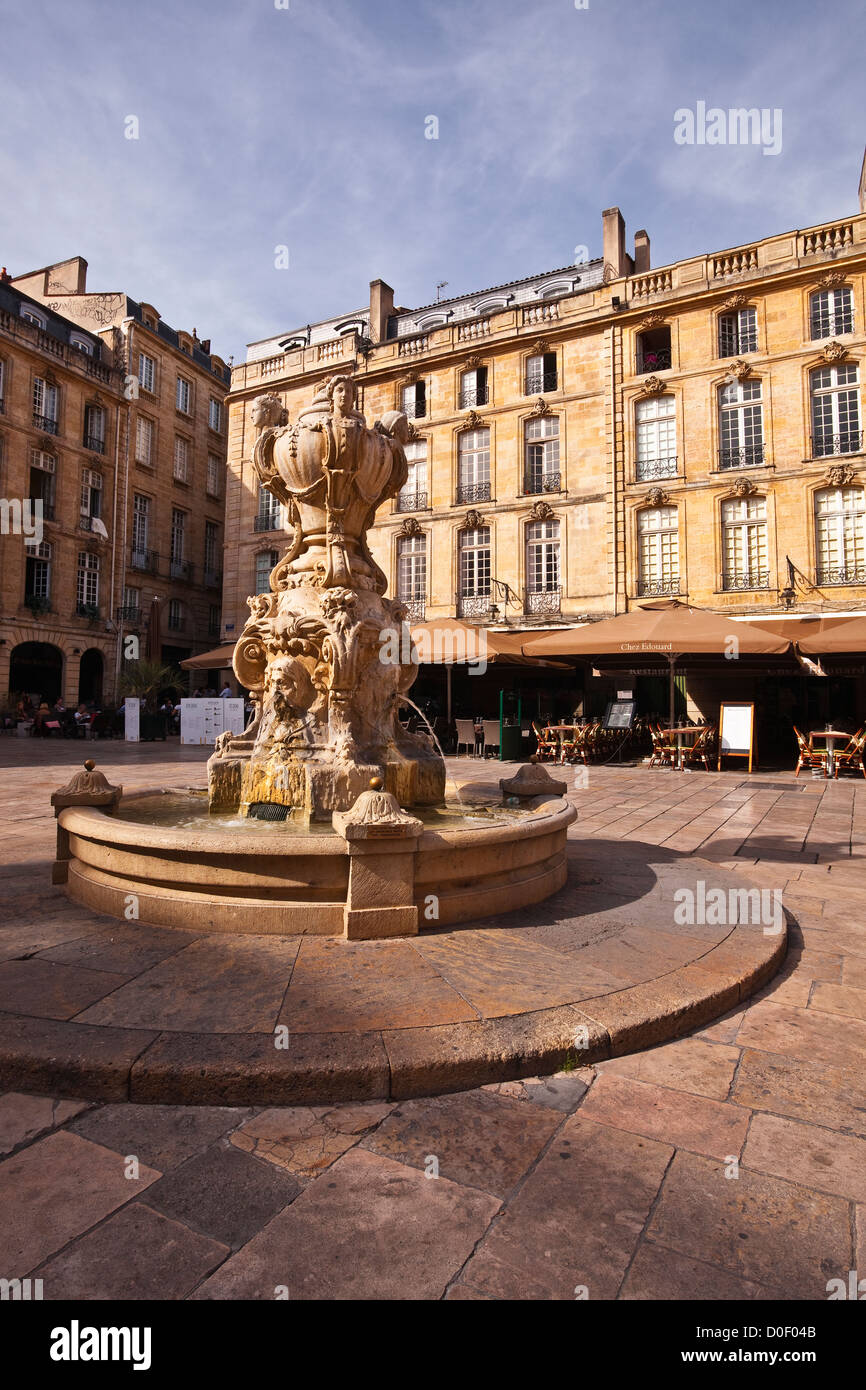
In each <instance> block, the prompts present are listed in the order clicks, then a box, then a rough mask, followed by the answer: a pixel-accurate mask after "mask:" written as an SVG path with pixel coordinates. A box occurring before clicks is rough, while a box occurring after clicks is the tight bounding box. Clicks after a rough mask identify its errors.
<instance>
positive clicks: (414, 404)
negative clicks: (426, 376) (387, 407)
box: [403, 400, 427, 420]
mask: <svg viewBox="0 0 866 1390" xmlns="http://www.w3.org/2000/svg"><path fill="white" fill-rule="evenodd" d="M403 414H404V415H405V416H407V418H408V419H410V420H423V418H424V416H425V415H426V414H427V402H426V400H424V401H408V402H406V403H405V404H404V406H403Z"/></svg>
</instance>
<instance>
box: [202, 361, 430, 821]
mask: <svg viewBox="0 0 866 1390" xmlns="http://www.w3.org/2000/svg"><path fill="white" fill-rule="evenodd" d="M355 400H356V392H355V384H354V381H353V380H352V378H351V377H348V376H335V377H332V378H330V380H329V381H327V382H326V383H324V384H323V385H322V386H321V387H320V388H319V390H318V391H317V393H316V395H315V397H314V399H313V402H312V404H311V405H310V406H309V407H308V408H307V409H305V410H303V411H302V412H301V414H300V415H299V417H298V419H297V421H296V422H295V423H294V424H289V423H287V422H286V421H285V414H284V412H282V407H281V406H280V403H279V401H277V400H276V398H274V397H259V398H258V399H257V400H256V401H255V402H254V403H253V410H252V416H251V418H252V420H253V422H254V424H255V425H256V428H257V429H258V431H259V433H258V438H257V439H256V442H255V444H254V446H253V451H252V462H253V467H254V469H255V471H256V473H257V475H258V477H259V480H260V482H261V484H262V486H263V487H264V488H266V489H267V491H269V492H271V493H272V494H273V496H275V497H276V498H277V499H278V500H279V501H280V502H282V504H283V505H284V506H285V508H286V510H287V513H288V520H289V524H290V525H291V527H292V528H293V537H292V542H291V545H290V547H289V549H288V550H287V552H286V553H285V554H284V555H283V556H282V557H281V559H280V560H279V561H278V563H277V565H276V566H275V568H274V570H273V571H272V573H271V576H270V588H269V592H267V593H264V594H257V595H255V596H254V597H252V598H250V599H249V600H248V603H249V608H250V616H249V619H248V620H247V623H246V625H245V627H244V630H243V632H242V634H241V637H240V639H239V641H238V643H237V645H236V647H235V651H234V657H233V666H234V671H235V674H236V675H237V677H238V680H239V681H240V682H241V684H242V685H244V686H246V687H248V688H249V689H251V690H253V691H254V692H256V693H257V695H258V697H259V700H260V705H258V706H257V710H256V717H255V719H254V721H253V724H252V725H251V726H250V728H248V729H247V730H246V731H245V733H244V735H243V737H242V739H240V740H238V739H234V738H233V739H230V740H226V741H224V742H223V744H222V745H221V746H220V748H218V749H215V751H214V755H213V757H212V758H211V759H210V762H209V764H208V773H209V783H210V795H211V805H212V807H214V808H215V809H216V808H219V809H232V808H237V809H240V811H241V813H242V814H244V815H249V814H253V815H259V814H261V815H263V816H264V818H266V819H277V818H278V817H277V816H276V815H271V814H269V813H266V812H265V811H264V810H263V809H262V808H274V807H278V808H285V813H284V814H292V815H293V817H294V818H298V819H303V820H308V819H320V820H323V819H330V817H331V814H332V812H334V811H345V810H347V809H348V808H349V807H350V806H352V805H353V804H354V802H355V801H356V799H357V797H358V796H359V795H360V793H361V792H362V791H363V790H364V789H365V788H367V787H368V786H369V782H370V778H371V777H377V776H378V777H382V779H383V784H384V786H385V788H386V790H387V791H388V792H391V793H393V794H394V795H395V796H396V797H397V799H398V801H399V802H400V803H401V804H402V805H415V804H427V803H435V802H438V801H440V800H441V799H442V797H443V795H444V788H445V767H444V763H443V761H442V758H441V757H440V755H439V754H438V753H437V752H436V751H435V750H434V749H433V748H432V746H431V743H430V740H429V739H428V738H426V737H425V736H423V735H414V734H410V733H407V732H406V731H405V730H404V729H403V728H402V726H401V724H400V722H399V719H398V714H399V711H400V707H401V704H403V703H404V697H406V695H407V692H408V691H409V689H410V688H411V686H412V683H413V682H414V680H415V677H416V675H417V670H418V668H417V656H416V654H415V649H414V646H413V644H412V642H411V639H410V637H409V632H408V628H404V626H403V624H404V619H405V616H406V610H405V608H404V607H403V605H402V604H401V603H400V602H399V601H397V600H394V599H386V598H385V597H384V593H385V589H386V585H387V580H386V577H385V575H384V574H383V572H382V570H381V569H380V568H379V566H378V565H377V564H376V562H375V560H374V559H373V556H372V555H371V553H370V550H369V547H368V544H367V531H368V529H369V527H370V525H371V524H372V522H373V518H374V516H375V514H376V509H377V508H378V507H379V506H380V505H381V504H382V503H383V502H384V501H385V500H386V498H389V497H393V496H395V495H396V494H397V493H398V492H399V491H400V489H401V488H402V487H403V485H404V484H405V482H406V478H407V474H408V465H407V462H406V455H405V453H404V444H405V443H406V442H407V441H408V438H409V423H408V421H407V419H406V416H405V415H404V414H402V413H401V412H399V411H390V412H388V413H387V414H386V415H385V416H384V417H383V418H382V419H381V420H377V421H376V422H375V424H374V425H373V427H372V428H368V426H367V423H366V420H365V419H364V416H363V415H362V414H361V413H360V411H358V410H357V409H356V405H355ZM279 412H282V413H279ZM395 634H399V638H400V640H395ZM395 650H397V651H399V653H400V657H399V660H394V659H393V658H392V655H391V654H392V653H393V652H394V651H395Z"/></svg>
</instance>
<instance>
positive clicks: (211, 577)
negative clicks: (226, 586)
mask: <svg viewBox="0 0 866 1390" xmlns="http://www.w3.org/2000/svg"><path fill="white" fill-rule="evenodd" d="M222 582H223V577H222V571H221V570H209V569H206V570H205V572H204V586H205V588H206V589H221V588H222Z"/></svg>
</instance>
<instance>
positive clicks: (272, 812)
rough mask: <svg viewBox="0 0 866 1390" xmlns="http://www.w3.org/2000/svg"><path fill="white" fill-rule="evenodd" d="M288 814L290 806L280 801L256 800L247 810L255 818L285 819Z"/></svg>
mask: <svg viewBox="0 0 866 1390" xmlns="http://www.w3.org/2000/svg"><path fill="white" fill-rule="evenodd" d="M288 814H289V807H288V806H283V805H282V804H281V803H280V802H279V801H254V802H253V803H252V805H251V806H250V808H249V810H248V812H247V815H248V816H251V817H252V818H253V820H285V819H286V817H287V816H288Z"/></svg>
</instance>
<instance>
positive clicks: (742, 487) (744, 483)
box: [731, 478, 758, 497]
mask: <svg viewBox="0 0 866 1390" xmlns="http://www.w3.org/2000/svg"><path fill="white" fill-rule="evenodd" d="M731 491H732V492H733V493H734V494H735V495H736V496H737V497H751V495H752V493H753V492H757V491H758V489H757V488H756V487H755V484H754V483H753V482H752V480H751V478H738V479H737V481H736V482H735V483H734V486H733V488H732V489H731Z"/></svg>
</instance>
